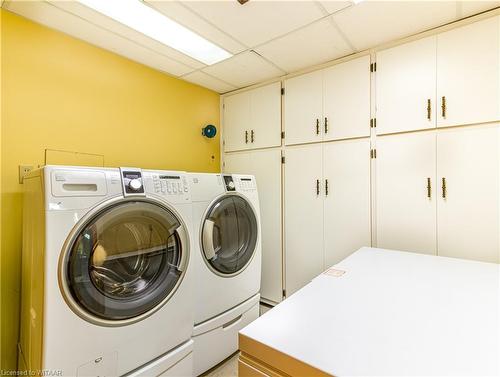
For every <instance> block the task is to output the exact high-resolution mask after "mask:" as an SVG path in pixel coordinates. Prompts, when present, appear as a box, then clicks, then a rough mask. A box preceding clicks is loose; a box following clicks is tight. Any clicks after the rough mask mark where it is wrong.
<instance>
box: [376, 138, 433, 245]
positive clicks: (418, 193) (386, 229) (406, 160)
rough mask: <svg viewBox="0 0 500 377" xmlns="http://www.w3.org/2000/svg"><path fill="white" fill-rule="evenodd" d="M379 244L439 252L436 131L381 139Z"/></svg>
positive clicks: (379, 155)
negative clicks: (437, 233) (437, 245)
mask: <svg viewBox="0 0 500 377" xmlns="http://www.w3.org/2000/svg"><path fill="white" fill-rule="evenodd" d="M375 161H376V162H377V167H376V172H377V178H376V213H377V220H376V221H377V222H376V227H377V247H381V248H385V249H394V250H404V251H413V252H420V253H426V254H436V195H437V194H438V189H437V187H436V186H437V185H436V182H435V180H436V135H435V134H434V131H431V132H421V133H415V134H402V135H390V136H383V137H380V138H378V139H377V159H376V160H375Z"/></svg>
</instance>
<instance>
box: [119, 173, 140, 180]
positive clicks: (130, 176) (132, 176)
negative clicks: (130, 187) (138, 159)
mask: <svg viewBox="0 0 500 377" xmlns="http://www.w3.org/2000/svg"><path fill="white" fill-rule="evenodd" d="M123 178H127V179H138V178H141V173H140V172H136V171H124V172H123Z"/></svg>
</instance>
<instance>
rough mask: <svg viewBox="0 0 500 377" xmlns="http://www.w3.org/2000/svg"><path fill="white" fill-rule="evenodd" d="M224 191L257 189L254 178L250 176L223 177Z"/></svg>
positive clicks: (234, 175)
mask: <svg viewBox="0 0 500 377" xmlns="http://www.w3.org/2000/svg"><path fill="white" fill-rule="evenodd" d="M223 178H224V185H225V187H226V191H228V192H231V191H240V192H241V191H253V190H256V189H257V184H256V182H255V177H254V176H252V175H240V174H233V175H223Z"/></svg>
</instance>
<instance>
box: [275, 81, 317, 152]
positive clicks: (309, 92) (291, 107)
mask: <svg viewBox="0 0 500 377" xmlns="http://www.w3.org/2000/svg"><path fill="white" fill-rule="evenodd" d="M284 87H285V100H284V105H283V106H284V112H283V114H284V115H283V117H284V124H285V144H287V145H291V144H301V143H309V142H314V141H321V140H322V127H323V121H322V117H323V72H322V71H316V72H312V73H308V74H305V75H302V76H297V77H294V78H291V79H288V80H286V81H285V84H284Z"/></svg>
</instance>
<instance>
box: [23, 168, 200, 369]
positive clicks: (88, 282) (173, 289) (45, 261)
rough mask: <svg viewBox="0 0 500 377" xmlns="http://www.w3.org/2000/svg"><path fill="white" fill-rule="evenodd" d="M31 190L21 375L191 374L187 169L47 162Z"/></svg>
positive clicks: (28, 194) (27, 192)
mask: <svg viewBox="0 0 500 377" xmlns="http://www.w3.org/2000/svg"><path fill="white" fill-rule="evenodd" d="M24 185H25V188H26V190H25V200H24V240H23V261H22V273H23V280H22V314H21V315H22V318H21V336H20V344H19V345H20V346H19V349H20V356H19V367H20V369H23V370H35V371H36V370H39V369H42V370H48V371H49V372H50V371H52V373H60V374H58V375H65V376H122V375H129V376H159V375H161V376H191V375H192V374H193V369H192V368H193V360H192V351H193V342H192V340H191V333H192V326H193V320H194V317H193V312H194V301H193V288H194V287H193V282H194V280H193V278H194V275H193V271H192V264H191V263H190V254H192V251H190V247H191V245H192V243H193V240H191V239H190V235H191V234H192V233H193V232H192V230H193V229H192V204H191V192H190V189H189V182H188V177H187V176H186V174H185V173H182V172H171V171H150V170H142V171H141V170H140V169H133V168H122V169H112V168H108V169H107V168H82V167H64V166H47V167H45V168H42V169H40V170H37V171H34V172H32V173H31V174H30V175H29V176H28V177H27V178H26V179H25V181H24Z"/></svg>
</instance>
